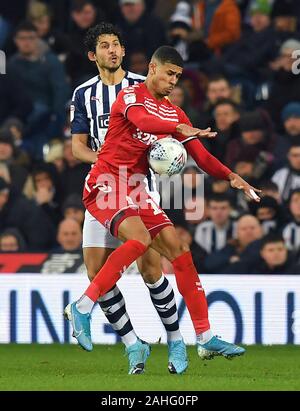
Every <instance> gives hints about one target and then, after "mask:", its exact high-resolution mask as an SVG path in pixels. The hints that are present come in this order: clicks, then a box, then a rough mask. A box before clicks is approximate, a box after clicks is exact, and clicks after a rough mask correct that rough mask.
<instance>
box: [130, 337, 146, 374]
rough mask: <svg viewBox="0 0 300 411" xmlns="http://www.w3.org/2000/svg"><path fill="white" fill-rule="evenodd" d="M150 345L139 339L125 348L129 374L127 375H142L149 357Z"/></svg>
mask: <svg viewBox="0 0 300 411" xmlns="http://www.w3.org/2000/svg"><path fill="white" fill-rule="evenodd" d="M150 351H151V348H150V345H149V344H148V343H146V342H145V341H142V340H140V339H138V340H137V342H136V343H135V344H132V345H130V346H129V347H126V348H125V353H126V354H127V356H128V361H129V372H128V374H143V373H144V369H145V363H146V360H147V358H148V357H149V355H150Z"/></svg>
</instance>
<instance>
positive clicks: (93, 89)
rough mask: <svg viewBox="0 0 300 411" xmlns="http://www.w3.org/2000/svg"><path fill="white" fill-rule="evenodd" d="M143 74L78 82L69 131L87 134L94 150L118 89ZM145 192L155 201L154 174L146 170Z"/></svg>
mask: <svg viewBox="0 0 300 411" xmlns="http://www.w3.org/2000/svg"><path fill="white" fill-rule="evenodd" d="M145 79H146V78H145V77H144V76H141V75H140V74H135V73H132V72H130V71H126V73H125V76H124V78H123V80H122V81H121V82H120V83H118V84H114V85H109V86H108V85H106V84H104V83H103V82H102V80H101V77H100V76H99V75H98V76H95V77H93V78H91V79H90V80H88V81H86V82H85V83H83V84H81V85H80V86H78V87H77V88H76V89H75V90H74V93H73V97H72V104H71V107H70V121H71V133H72V134H88V136H89V137H88V146H89V147H90V148H91V149H92V150H93V151H97V150H98V148H99V147H101V146H102V145H103V143H104V139H105V135H106V133H107V130H108V124H109V117H110V112H111V107H112V105H113V103H114V102H115V101H116V98H117V95H118V93H119V91H120V90H122V89H123V88H125V87H128V86H132V85H134V84H137V83H142V82H144V81H145ZM147 186H148V192H150V194H151V196H152V197H153V199H154V200H156V202H157V203H159V202H160V196H159V194H158V192H157V189H156V182H155V175H154V173H153V172H152V171H151V170H149V173H148V175H147Z"/></svg>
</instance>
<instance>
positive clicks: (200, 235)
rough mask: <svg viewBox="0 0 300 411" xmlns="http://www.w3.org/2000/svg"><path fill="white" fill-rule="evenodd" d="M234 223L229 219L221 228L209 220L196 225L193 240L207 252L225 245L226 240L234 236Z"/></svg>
mask: <svg viewBox="0 0 300 411" xmlns="http://www.w3.org/2000/svg"><path fill="white" fill-rule="evenodd" d="M235 228H236V227H235V223H234V222H232V221H231V220H230V221H229V222H228V224H226V226H225V227H223V228H218V227H217V226H216V225H215V223H214V222H213V221H211V220H208V221H204V222H203V223H200V224H199V225H197V228H196V231H195V235H194V240H195V241H196V243H197V244H199V245H200V246H201V247H202V248H204V249H205V250H206V251H207V252H208V253H212V252H214V251H217V250H220V249H221V248H223V247H225V245H226V244H227V241H228V240H229V239H230V238H233V237H234V236H235Z"/></svg>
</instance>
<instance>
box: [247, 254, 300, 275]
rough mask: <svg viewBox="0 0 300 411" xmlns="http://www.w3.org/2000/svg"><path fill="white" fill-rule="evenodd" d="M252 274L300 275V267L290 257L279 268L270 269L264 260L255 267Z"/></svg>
mask: <svg viewBox="0 0 300 411" xmlns="http://www.w3.org/2000/svg"><path fill="white" fill-rule="evenodd" d="M250 274H300V265H299V264H297V263H296V262H295V260H294V258H293V257H292V256H291V255H289V256H288V259H287V260H286V262H285V263H284V264H282V265H278V266H277V267H274V268H270V267H269V266H268V265H267V264H266V262H265V261H264V260H263V259H260V261H259V262H258V263H257V264H256V265H254V266H253V267H252V269H251V273H250Z"/></svg>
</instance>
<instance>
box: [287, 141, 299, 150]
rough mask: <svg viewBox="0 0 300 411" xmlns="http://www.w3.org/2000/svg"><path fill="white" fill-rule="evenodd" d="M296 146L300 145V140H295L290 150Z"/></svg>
mask: <svg viewBox="0 0 300 411" xmlns="http://www.w3.org/2000/svg"><path fill="white" fill-rule="evenodd" d="M294 147H300V141H294V142H293V143H292V144H291V146H290V148H289V151H290V150H291V148H294Z"/></svg>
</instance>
